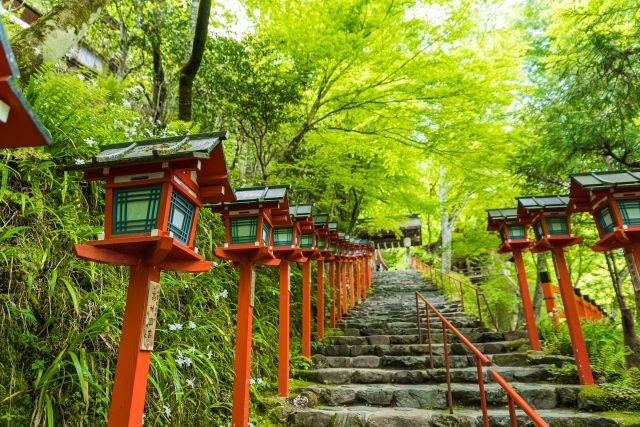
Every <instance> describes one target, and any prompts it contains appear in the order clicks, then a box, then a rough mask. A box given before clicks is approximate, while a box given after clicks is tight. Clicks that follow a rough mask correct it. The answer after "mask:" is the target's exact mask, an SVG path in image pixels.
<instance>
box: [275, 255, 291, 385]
mask: <svg viewBox="0 0 640 427" xmlns="http://www.w3.org/2000/svg"><path fill="white" fill-rule="evenodd" d="M289 280H290V279H289V261H285V260H282V261H280V313H279V328H278V396H279V397H287V396H289V315H290V295H289V286H290V285H289Z"/></svg>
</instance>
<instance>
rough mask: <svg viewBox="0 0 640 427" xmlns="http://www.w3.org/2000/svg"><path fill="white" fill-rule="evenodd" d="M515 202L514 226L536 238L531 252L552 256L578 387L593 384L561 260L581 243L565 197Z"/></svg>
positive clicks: (564, 262) (535, 198) (575, 308)
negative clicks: (527, 226) (522, 226)
mask: <svg viewBox="0 0 640 427" xmlns="http://www.w3.org/2000/svg"><path fill="white" fill-rule="evenodd" d="M516 199H517V200H518V223H519V224H532V227H533V231H534V234H535V237H536V243H535V245H534V246H533V248H532V249H531V251H532V252H546V251H550V252H551V254H552V256H553V263H554V266H555V269H556V277H557V278H558V284H559V288H560V295H561V297H562V305H563V306H564V312H565V316H566V319H567V326H568V328H569V335H570V337H571V344H572V347H573V355H574V357H575V360H576V366H577V367H578V376H579V378H580V384H593V373H592V372H591V365H590V363H589V355H588V354H587V347H586V345H585V342H584V336H583V334H582V327H581V326H580V316H579V314H578V308H577V306H576V303H575V298H574V293H573V288H572V286H571V276H570V275H569V270H568V268H567V262H566V260H565V257H564V252H565V249H566V248H568V247H569V246H571V245H575V244H578V243H580V242H582V241H583V238H582V237H577V236H575V235H573V234H572V233H571V218H570V215H571V214H570V211H569V197H568V196H543V197H537V196H536V197H516Z"/></svg>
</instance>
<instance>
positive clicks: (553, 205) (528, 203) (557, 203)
mask: <svg viewBox="0 0 640 427" xmlns="http://www.w3.org/2000/svg"><path fill="white" fill-rule="evenodd" d="M516 200H517V201H518V219H519V220H522V219H524V218H528V217H530V216H531V214H532V212H535V211H542V210H546V211H556V212H558V211H566V210H567V207H568V205H569V196H524V197H516Z"/></svg>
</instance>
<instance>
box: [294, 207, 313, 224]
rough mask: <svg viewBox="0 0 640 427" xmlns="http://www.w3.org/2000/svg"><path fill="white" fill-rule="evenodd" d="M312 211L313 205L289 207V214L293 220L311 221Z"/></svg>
mask: <svg viewBox="0 0 640 427" xmlns="http://www.w3.org/2000/svg"><path fill="white" fill-rule="evenodd" d="M312 211H313V203H304V204H299V205H291V206H290V207H289V213H290V214H291V217H292V218H293V219H295V220H303V219H311V214H312Z"/></svg>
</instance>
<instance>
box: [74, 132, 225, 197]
mask: <svg viewBox="0 0 640 427" xmlns="http://www.w3.org/2000/svg"><path fill="white" fill-rule="evenodd" d="M227 135H228V132H227V131H220V132H210V133H200V134H195V135H182V136H172V137H168V138H157V139H148V140H143V141H131V142H125V143H121V144H109V145H103V146H101V147H100V153H98V154H97V155H95V156H94V157H93V158H92V159H91V160H89V161H87V162H85V163H80V164H76V165H71V166H67V167H66V168H65V170H75V171H83V172H84V179H86V180H87V181H98V180H104V179H105V175H104V169H105V168H109V169H112V171H111V173H114V174H115V173H118V172H117V171H120V174H132V173H136V172H137V171H138V169H137V168H138V167H139V165H142V164H144V165H145V166H146V165H148V166H149V168H152V169H153V168H159V167H160V166H159V165H161V164H162V163H166V162H169V163H173V164H175V169H176V170H180V169H186V170H188V169H191V170H194V171H195V172H196V176H197V183H198V185H199V186H200V190H201V195H202V202H203V203H218V202H229V201H233V200H236V197H235V195H234V192H233V189H232V188H231V184H230V183H229V179H228V177H227V174H228V172H227V164H226V162H225V159H224V149H223V146H222V141H223V140H225V139H226V138H227ZM140 171H141V172H143V173H147V172H149V171H148V170H140ZM220 187H222V188H220ZM209 189H211V190H209ZM218 189H219V190H220V191H217V190H218Z"/></svg>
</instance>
